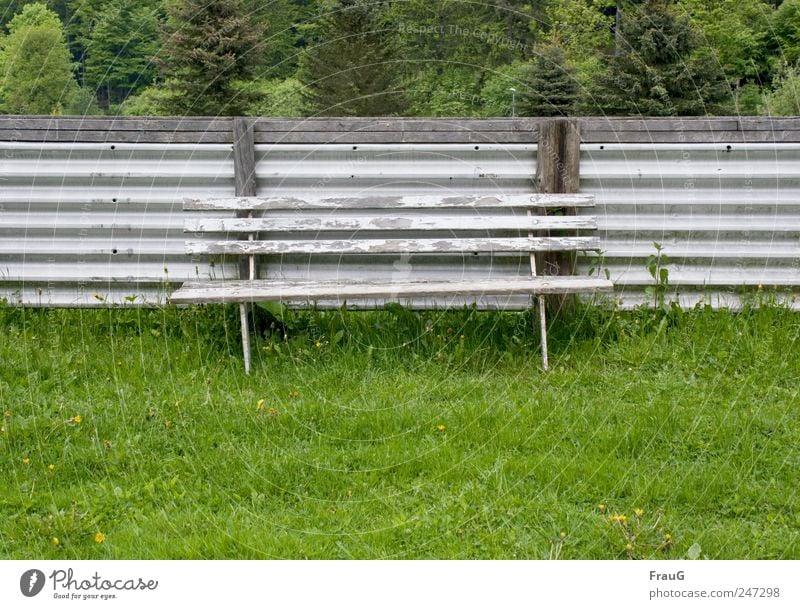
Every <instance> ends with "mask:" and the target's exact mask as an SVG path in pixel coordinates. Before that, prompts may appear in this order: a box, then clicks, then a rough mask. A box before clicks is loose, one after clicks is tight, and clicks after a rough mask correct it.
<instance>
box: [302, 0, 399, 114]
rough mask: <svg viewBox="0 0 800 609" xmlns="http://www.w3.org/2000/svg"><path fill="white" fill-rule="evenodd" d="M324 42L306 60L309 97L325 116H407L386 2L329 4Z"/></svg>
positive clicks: (363, 0)
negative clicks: (387, 23)
mask: <svg viewBox="0 0 800 609" xmlns="http://www.w3.org/2000/svg"><path fill="white" fill-rule="evenodd" d="M319 20H320V26H319V39H318V40H316V41H315V42H314V43H313V44H312V45H310V46H309V48H308V49H307V51H306V53H305V55H304V56H303V60H302V67H301V74H302V81H303V83H304V84H305V89H304V95H305V97H306V100H307V103H308V105H309V108H310V109H311V111H312V112H313V113H314V114H317V115H320V116H337V115H339V116H390V115H396V114H400V113H402V111H403V109H404V107H405V105H404V104H405V102H404V100H403V96H402V92H401V91H400V88H399V81H398V78H397V66H398V65H399V64H400V60H399V57H398V55H397V52H396V49H395V47H394V45H393V44H392V39H391V37H390V36H388V35H387V33H388V30H387V26H386V23H385V20H384V12H383V8H382V5H381V3H376V2H370V1H368V0H339V1H338V2H335V3H332V4H326V5H324V12H323V13H322V15H321V16H320V17H319Z"/></svg>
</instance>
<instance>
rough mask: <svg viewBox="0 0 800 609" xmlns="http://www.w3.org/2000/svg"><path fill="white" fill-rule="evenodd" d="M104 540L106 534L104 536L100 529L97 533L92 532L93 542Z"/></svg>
mask: <svg viewBox="0 0 800 609" xmlns="http://www.w3.org/2000/svg"><path fill="white" fill-rule="evenodd" d="M105 540H106V536H105V534H104V533H101V532H100V531H98V532H97V533H95V534H94V541H95V543H103V542H104V541H105Z"/></svg>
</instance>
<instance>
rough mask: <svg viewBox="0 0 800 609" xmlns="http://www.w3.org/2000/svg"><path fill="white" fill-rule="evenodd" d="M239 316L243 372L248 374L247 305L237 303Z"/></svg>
mask: <svg viewBox="0 0 800 609" xmlns="http://www.w3.org/2000/svg"><path fill="white" fill-rule="evenodd" d="M239 318H240V320H241V324H242V349H243V351H244V373H245V374H250V327H249V325H248V323H247V305H246V304H245V303H241V304H240V305H239Z"/></svg>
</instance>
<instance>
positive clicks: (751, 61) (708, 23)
mask: <svg viewBox="0 0 800 609" xmlns="http://www.w3.org/2000/svg"><path fill="white" fill-rule="evenodd" d="M676 10H679V11H681V12H685V14H686V15H688V16H689V17H690V18H691V21H692V25H693V26H695V27H696V28H697V29H698V30H699V32H700V33H701V34H702V40H701V42H702V44H704V45H706V46H709V47H711V49H712V53H713V56H714V60H715V61H716V62H717V63H719V65H720V66H721V67H722V69H723V71H724V72H725V75H726V76H727V77H728V79H729V81H730V82H731V83H732V84H734V85H736V84H739V83H740V82H742V81H743V80H744V79H759V78H760V77H761V75H763V74H766V72H767V71H768V65H767V53H766V40H767V39H768V38H769V36H771V34H769V33H768V32H769V20H770V15H771V13H772V9H770V8H769V7H768V6H767V5H766V4H764V2H763V0H681V3H680V4H679V5H678V6H677V7H676Z"/></svg>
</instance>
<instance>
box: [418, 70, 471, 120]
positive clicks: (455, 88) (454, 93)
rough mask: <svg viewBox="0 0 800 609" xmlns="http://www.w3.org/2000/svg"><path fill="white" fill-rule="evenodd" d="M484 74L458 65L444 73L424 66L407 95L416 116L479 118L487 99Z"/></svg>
mask: <svg viewBox="0 0 800 609" xmlns="http://www.w3.org/2000/svg"><path fill="white" fill-rule="evenodd" d="M479 83H480V74H479V72H478V71H477V70H475V69H474V68H472V67H470V66H461V65H454V66H450V68H449V69H448V70H446V71H445V72H444V73H441V72H440V70H439V69H438V68H437V67H436V66H435V65H424V66H422V67H421V68H420V70H419V71H418V72H417V74H416V75H415V77H414V79H412V80H411V81H409V82H408V83H407V85H406V87H405V91H406V93H407V95H408V97H409V99H410V100H411V105H410V108H409V109H410V114H411V115H413V116H477V115H479V114H480V112H481V106H482V104H483V99H482V97H481V91H480V88H479Z"/></svg>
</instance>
